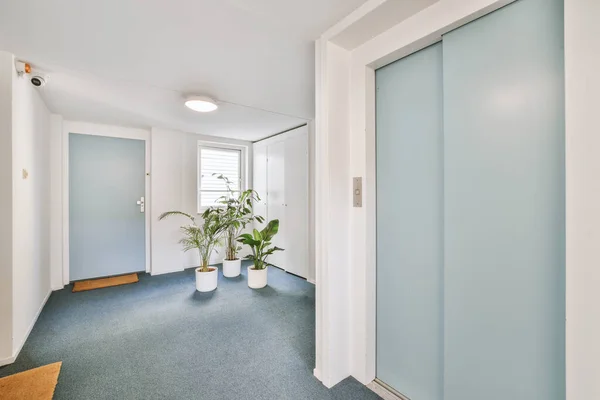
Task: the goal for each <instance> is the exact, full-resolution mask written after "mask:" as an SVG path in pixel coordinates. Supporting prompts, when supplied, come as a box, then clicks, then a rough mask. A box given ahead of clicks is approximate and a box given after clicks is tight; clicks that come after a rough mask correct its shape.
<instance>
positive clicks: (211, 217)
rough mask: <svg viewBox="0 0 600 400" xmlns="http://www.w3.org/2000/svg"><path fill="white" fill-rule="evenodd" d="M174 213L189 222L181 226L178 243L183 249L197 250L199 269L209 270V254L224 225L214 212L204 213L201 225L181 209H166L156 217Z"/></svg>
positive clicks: (217, 240)
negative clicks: (199, 262) (180, 235)
mask: <svg viewBox="0 0 600 400" xmlns="http://www.w3.org/2000/svg"><path fill="white" fill-rule="evenodd" d="M174 215H181V216H184V217H186V218H188V219H189V220H190V222H191V223H190V224H188V225H183V226H182V227H181V232H182V233H183V237H182V238H181V239H180V240H179V243H180V244H181V245H182V247H183V251H190V250H194V249H196V250H198V253H199V254H200V261H201V264H202V265H200V268H201V271H202V272H209V269H208V263H209V262H210V255H211V253H212V251H213V250H214V249H215V247H216V246H217V245H219V243H220V239H219V238H220V236H221V235H222V233H223V231H224V230H225V228H226V227H225V226H224V225H223V223H222V222H221V221H220V220H219V218H218V216H217V214H216V213H214V212H208V213H204V214H203V215H202V219H203V221H202V224H201V225H197V224H196V219H195V218H194V217H193V216H192V215H190V214H187V213H184V212H181V211H167V212H165V213H162V214H161V215H160V216H159V217H158V220H159V221H162V220H163V219H165V218H168V217H171V216H174Z"/></svg>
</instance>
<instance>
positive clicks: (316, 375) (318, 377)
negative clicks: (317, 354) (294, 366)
mask: <svg viewBox="0 0 600 400" xmlns="http://www.w3.org/2000/svg"><path fill="white" fill-rule="evenodd" d="M313 375H314V376H315V378H317V379H318V380H321V371H319V370H318V369H316V368H315V369H313Z"/></svg>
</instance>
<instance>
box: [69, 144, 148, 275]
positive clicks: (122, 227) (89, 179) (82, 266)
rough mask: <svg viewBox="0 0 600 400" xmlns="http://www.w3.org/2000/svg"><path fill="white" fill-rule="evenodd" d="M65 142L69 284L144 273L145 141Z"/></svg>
mask: <svg viewBox="0 0 600 400" xmlns="http://www.w3.org/2000/svg"><path fill="white" fill-rule="evenodd" d="M68 141H69V143H68V144H69V146H68V148H69V280H71V281H76V280H82V279H90V278H98V277H105V276H113V275H121V274H127V273H131V272H139V271H145V269H146V221H145V219H146V218H145V211H146V210H145V206H146V205H145V198H144V196H145V164H146V161H145V159H146V148H145V147H146V144H145V141H143V140H135V139H122V138H115V137H104V136H95V135H87V134H77V133H69V135H68Z"/></svg>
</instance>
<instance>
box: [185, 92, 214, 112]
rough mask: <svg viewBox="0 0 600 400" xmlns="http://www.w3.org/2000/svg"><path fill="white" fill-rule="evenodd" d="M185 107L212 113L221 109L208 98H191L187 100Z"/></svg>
mask: <svg viewBox="0 0 600 400" xmlns="http://www.w3.org/2000/svg"><path fill="white" fill-rule="evenodd" d="M185 106H186V107H187V108H189V109H191V110H194V111H198V112H211V111H215V110H216V109H217V108H219V106H218V105H217V103H216V102H215V101H214V100H213V99H211V98H210V97H206V96H190V97H188V98H187V99H186V100H185Z"/></svg>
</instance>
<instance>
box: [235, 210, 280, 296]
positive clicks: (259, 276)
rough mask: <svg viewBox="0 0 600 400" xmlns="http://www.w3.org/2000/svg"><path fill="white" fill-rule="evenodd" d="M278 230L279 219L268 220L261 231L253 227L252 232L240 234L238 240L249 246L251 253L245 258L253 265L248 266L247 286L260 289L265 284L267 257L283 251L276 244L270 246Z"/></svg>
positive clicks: (267, 265)
mask: <svg viewBox="0 0 600 400" xmlns="http://www.w3.org/2000/svg"><path fill="white" fill-rule="evenodd" d="M278 230H279V220H278V219H274V220H272V221H269V223H268V224H267V226H265V228H264V229H263V230H262V231H258V230H257V229H254V231H253V232H252V234H249V233H244V234H242V235H240V238H239V239H238V241H239V242H240V243H243V244H246V245H248V246H250V249H252V254H249V255H247V256H246V259H247V260H252V262H253V265H251V266H249V267H248V286H249V287H250V288H252V289H260V288H264V287H265V286H267V270H268V267H269V265H270V264H269V263H268V262H267V258H268V257H269V256H270V255H271V254H273V253H275V252H276V251H283V249H280V248H279V247H277V246H271V244H272V242H271V241H272V240H273V237H274V236H275V235H276V234H277V231H278Z"/></svg>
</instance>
